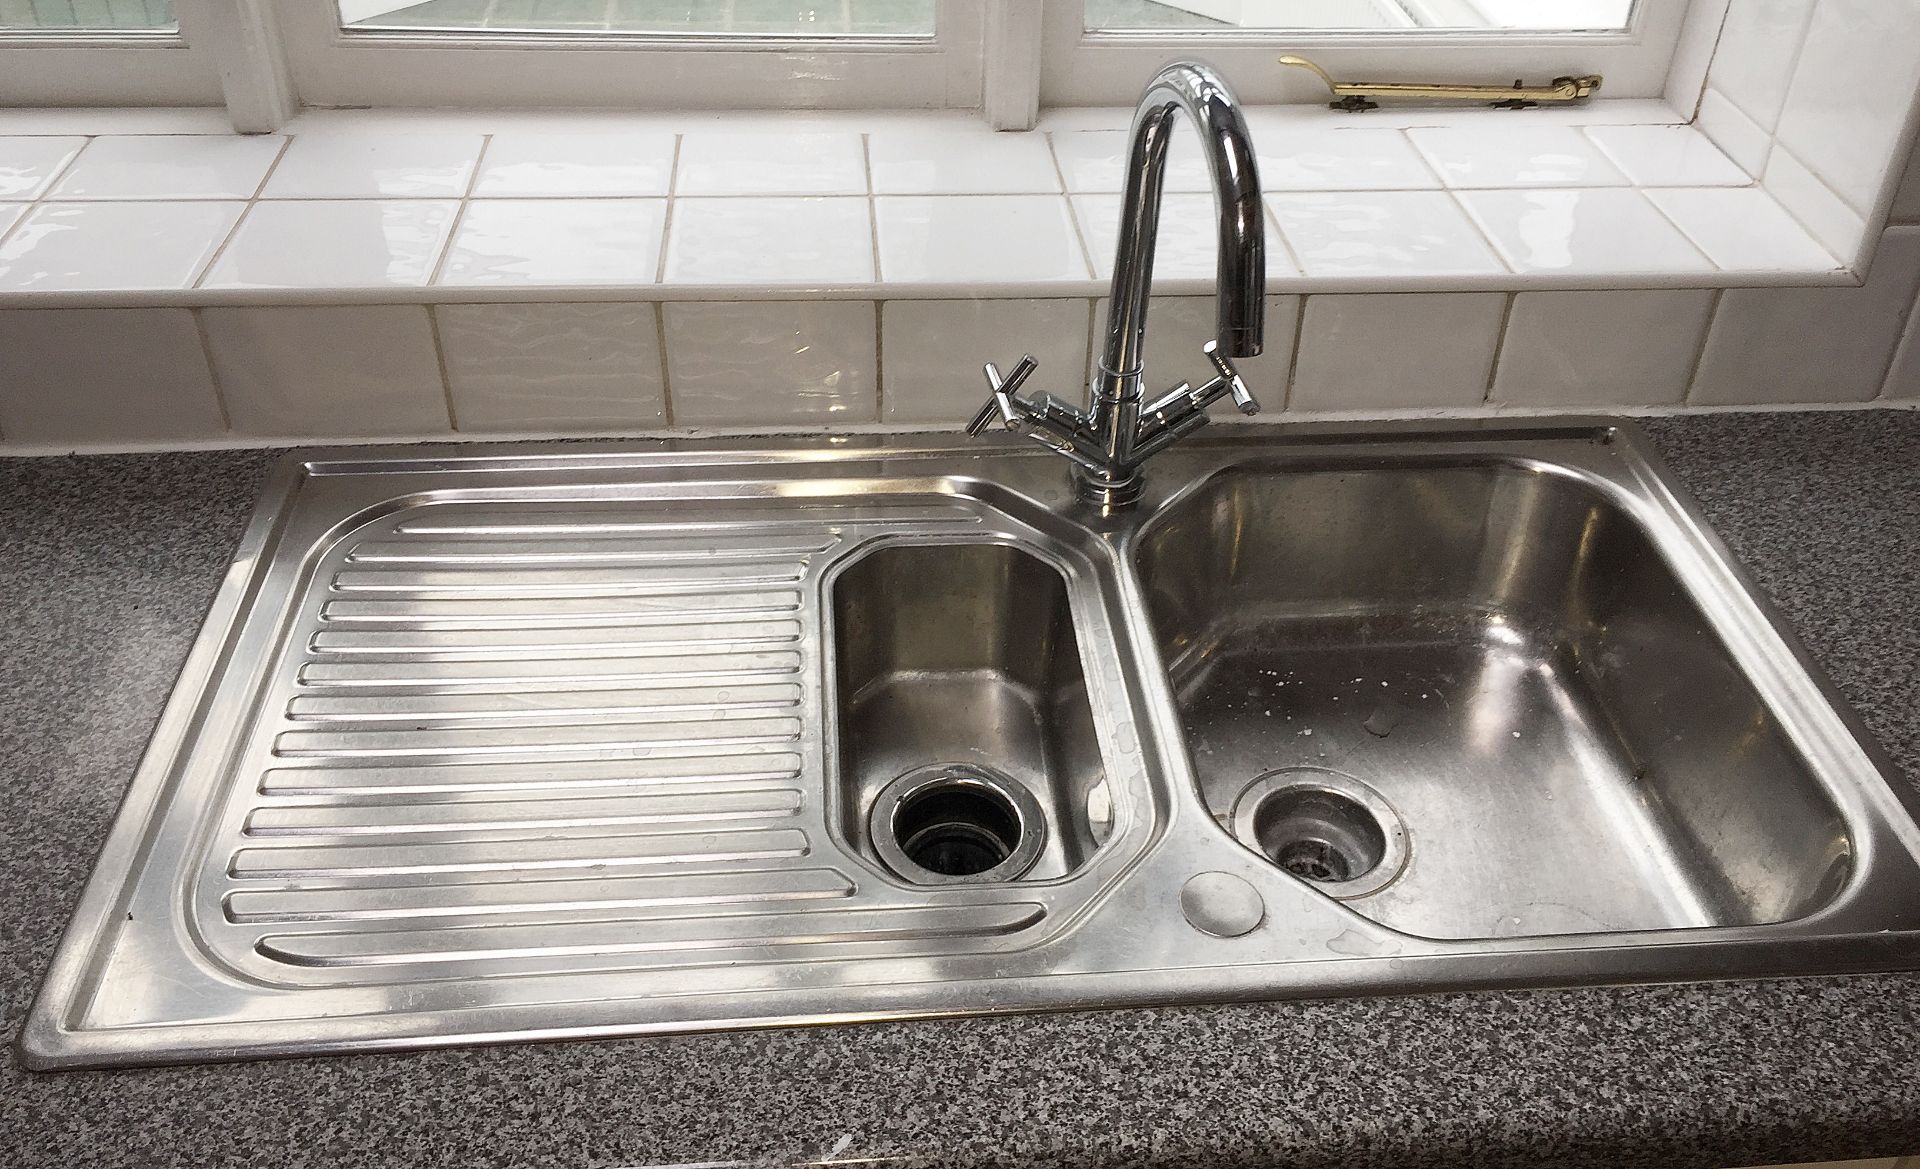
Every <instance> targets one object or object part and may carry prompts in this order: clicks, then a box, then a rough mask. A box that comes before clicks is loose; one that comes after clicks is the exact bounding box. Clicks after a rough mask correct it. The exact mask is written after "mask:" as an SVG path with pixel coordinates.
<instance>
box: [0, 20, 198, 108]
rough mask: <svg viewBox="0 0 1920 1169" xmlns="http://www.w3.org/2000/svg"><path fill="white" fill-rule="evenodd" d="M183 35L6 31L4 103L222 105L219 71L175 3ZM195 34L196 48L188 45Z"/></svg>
mask: <svg viewBox="0 0 1920 1169" xmlns="http://www.w3.org/2000/svg"><path fill="white" fill-rule="evenodd" d="M176 8H177V9H179V17H180V29H181V31H180V32H179V33H167V32H127V31H117V30H105V31H99V32H88V31H84V30H75V31H73V32H70V33H45V32H33V33H24V32H21V33H9V32H0V106H17V105H41V106H200V105H218V104H219V102H220V98H221V93H220V82H219V77H218V71H217V68H216V66H215V63H214V61H213V58H212V55H211V54H210V53H209V52H208V50H207V49H206V48H205V46H204V45H202V44H200V43H199V38H197V37H193V34H192V22H193V20H194V18H195V17H196V16H197V15H198V13H197V12H196V11H194V10H193V4H192V2H191V0H176ZM190 37H192V39H193V40H194V43H193V44H189V43H188V39H189V38H190Z"/></svg>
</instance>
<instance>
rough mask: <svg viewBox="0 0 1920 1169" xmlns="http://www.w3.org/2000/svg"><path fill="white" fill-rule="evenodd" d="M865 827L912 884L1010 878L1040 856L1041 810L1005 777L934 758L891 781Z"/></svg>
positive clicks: (1043, 822)
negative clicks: (932, 762)
mask: <svg viewBox="0 0 1920 1169" xmlns="http://www.w3.org/2000/svg"><path fill="white" fill-rule="evenodd" d="M868 831H869V833H870V839H871V840H872V842H873V848H874V851H875V852H877V853H878V854H879V855H880V859H881V860H883V861H885V862H886V865H887V867H888V868H890V869H892V870H893V871H894V872H896V873H898V874H900V875H901V876H902V877H905V878H906V879H907V880H909V881H913V882H915V883H916V884H922V885H939V884H952V883H977V882H983V881H1011V880H1014V879H1015V878H1017V877H1019V876H1021V875H1022V874H1023V873H1025V872H1026V871H1027V870H1028V869H1030V868H1032V867H1033V865H1034V862H1035V861H1037V860H1038V859H1039V857H1040V851H1041V846H1042V845H1043V844H1044V842H1045V840H1046V816H1045V813H1044V812H1042V811H1041V808H1040V804H1039V801H1037V800H1035V799H1034V798H1033V794H1032V793H1031V792H1029V791H1028V790H1027V789H1026V787H1025V786H1024V785H1022V784H1021V783H1019V782H1018V781H1016V780H1014V779H1012V778H1010V777H1008V776H1005V775H1002V774H1000V773H999V772H997V771H993V770H991V769H989V768H985V767H980V766H977V765H975V764H967V763H939V764H934V765H932V766H929V767H921V768H916V769H915V770H913V771H910V772H908V773H907V774H905V775H903V776H901V777H900V778H898V779H896V780H894V781H893V782H892V783H890V784H888V785H887V786H886V789H885V790H884V791H882V792H881V793H880V795H879V797H878V798H877V799H876V800H875V801H874V805H873V812H872V815H871V818H870V820H869V824H868Z"/></svg>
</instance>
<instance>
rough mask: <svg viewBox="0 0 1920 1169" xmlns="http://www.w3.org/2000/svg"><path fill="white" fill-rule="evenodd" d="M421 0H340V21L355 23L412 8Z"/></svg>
mask: <svg viewBox="0 0 1920 1169" xmlns="http://www.w3.org/2000/svg"><path fill="white" fill-rule="evenodd" d="M418 3H420V0H340V23H342V24H355V23H358V22H359V21H362V20H372V19H373V18H374V17H376V16H385V15H386V14H387V13H389V12H398V11H399V10H400V9H402V8H411V7H413V6H414V5H415V4H418Z"/></svg>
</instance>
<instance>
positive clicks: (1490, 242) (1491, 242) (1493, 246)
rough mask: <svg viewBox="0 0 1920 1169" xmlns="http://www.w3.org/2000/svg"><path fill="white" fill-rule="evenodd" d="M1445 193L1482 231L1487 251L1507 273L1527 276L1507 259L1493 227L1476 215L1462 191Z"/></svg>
mask: <svg viewBox="0 0 1920 1169" xmlns="http://www.w3.org/2000/svg"><path fill="white" fill-rule="evenodd" d="M1445 193H1446V196H1447V198H1448V199H1449V200H1451V201H1452V202H1453V208H1454V210H1456V211H1458V212H1459V213H1460V214H1462V215H1464V216H1466V217H1467V222H1468V223H1470V224H1472V225H1473V230H1475V231H1477V232H1479V233H1480V242H1481V243H1483V244H1485V245H1487V251H1488V253H1489V254H1491V255H1492V256H1493V258H1494V259H1496V260H1498V261H1500V266H1501V267H1502V268H1505V269H1506V270H1507V271H1506V274H1507V275H1511V276H1525V275H1526V273H1524V272H1522V271H1520V269H1518V268H1516V267H1514V266H1513V261H1512V260H1509V259H1507V253H1506V252H1505V251H1504V250H1503V249H1502V248H1501V247H1500V242H1499V241H1498V240H1496V239H1494V238H1493V229H1492V228H1490V227H1488V226H1487V225H1486V224H1484V223H1482V222H1480V217H1479V216H1478V215H1475V214H1474V212H1473V208H1472V206H1470V205H1469V204H1468V203H1467V201H1466V200H1465V199H1462V198H1461V197H1460V192H1458V191H1456V190H1453V189H1452V188H1448V189H1447V190H1446V192H1445Z"/></svg>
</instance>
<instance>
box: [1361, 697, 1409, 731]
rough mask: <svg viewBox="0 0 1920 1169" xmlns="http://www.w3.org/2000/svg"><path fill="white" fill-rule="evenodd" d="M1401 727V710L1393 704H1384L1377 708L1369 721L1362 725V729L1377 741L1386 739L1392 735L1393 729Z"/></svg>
mask: <svg viewBox="0 0 1920 1169" xmlns="http://www.w3.org/2000/svg"><path fill="white" fill-rule="evenodd" d="M1399 725H1400V708H1399V707H1397V706H1394V705H1393V704H1392V703H1382V704H1380V705H1379V706H1377V707H1375V708H1374V711H1373V713H1372V714H1370V715H1368V716H1367V721H1365V722H1363V723H1361V724H1360V726H1361V727H1362V729H1364V730H1365V731H1366V732H1367V733H1368V734H1369V735H1372V736H1373V737H1374V738H1376V739H1384V738H1386V737H1387V736H1388V735H1391V734H1392V733H1393V728H1395V727H1397V726H1399Z"/></svg>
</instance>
